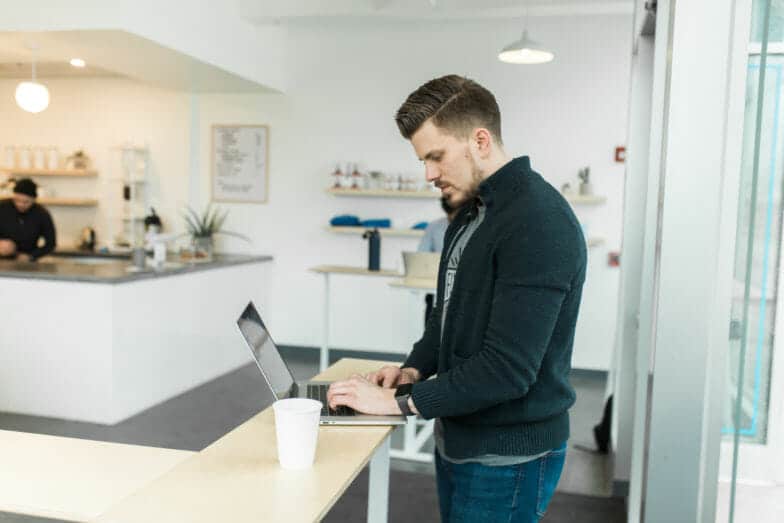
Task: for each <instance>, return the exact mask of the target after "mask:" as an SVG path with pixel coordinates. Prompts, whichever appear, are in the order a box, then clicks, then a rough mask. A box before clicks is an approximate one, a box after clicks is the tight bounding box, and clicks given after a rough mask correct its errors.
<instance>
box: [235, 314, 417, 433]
mask: <svg viewBox="0 0 784 523" xmlns="http://www.w3.org/2000/svg"><path fill="white" fill-rule="evenodd" d="M237 326H238V327H239V329H240V332H241V333H242V336H243V338H245V341H246V342H247V344H248V347H250V351H251V353H252V354H253V359H255V360H256V364H257V365H258V367H259V370H260V371H261V375H262V376H264V379H265V380H266V382H267V385H269V388H270V390H272V395H273V397H274V398H275V399H276V400H279V399H283V398H311V399H315V400H318V401H320V402H321V403H322V405H323V406H324V407H323V408H322V409H321V421H320V423H321V424H322V425H403V424H405V422H406V417H405V416H403V415H402V414H399V415H396V416H373V415H370V414H360V413H358V412H356V411H354V410H353V409H350V408H348V407H339V408H338V409H336V410H332V409H330V408H329V405H328V404H327V389H328V388H329V384H330V382H325V381H309V382H306V383H297V382H296V381H294V376H293V375H292V374H291V371H290V370H289V367H288V365H286V361H285V360H284V359H283V356H281V354H280V351H278V347H277V346H276V345H275V342H274V341H272V337H271V336H270V334H269V331H268V330H267V328H266V327H265V326H264V322H263V321H262V320H261V316H259V312H258V311H257V310H256V307H255V306H254V305H253V302H250V303H248V306H247V307H245V310H244V311H243V313H242V314H241V315H240V317H239V319H238V320H237Z"/></svg>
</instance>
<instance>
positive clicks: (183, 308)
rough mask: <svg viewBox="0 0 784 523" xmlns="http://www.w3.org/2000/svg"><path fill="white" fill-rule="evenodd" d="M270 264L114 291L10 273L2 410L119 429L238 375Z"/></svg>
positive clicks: (3, 287)
mask: <svg viewBox="0 0 784 523" xmlns="http://www.w3.org/2000/svg"><path fill="white" fill-rule="evenodd" d="M268 261H269V259H268V258H266V259H259V260H258V261H254V262H247V261H246V262H244V263H241V264H226V265H221V266H215V267H212V268H209V269H204V270H198V271H189V272H182V273H176V274H171V275H168V276H165V277H153V278H144V279H138V280H131V281H126V282H123V283H115V284H110V285H107V284H106V283H101V282H95V283H90V282H84V281H63V280H51V279H26V278H20V277H18V276H17V277H2V276H0V411H5V412H14V413H20V414H30V415H36V416H49V417H55V418H65V419H73V420H79V421H87V422H94V423H102V424H115V423H118V422H120V421H122V420H124V419H126V418H128V417H130V416H133V415H134V414H137V413H139V412H141V411H143V410H145V409H147V408H149V407H152V406H153V405H156V404H158V403H160V402H162V401H165V400H167V399H169V398H172V397H174V396H176V395H178V394H181V393H183V392H185V391H187V390H189V389H191V388H193V387H195V386H197V385H200V384H202V383H205V382H207V381H209V380H211V379H213V378H215V377H217V376H220V375H222V374H225V373H227V372H229V371H232V370H234V369H236V368H238V367H240V366H242V365H244V364H245V363H247V362H248V361H250V353H249V351H248V349H247V348H246V347H245V345H244V342H243V340H242V337H241V336H240V334H239V332H238V331H237V328H236V324H235V322H236V319H237V316H238V315H239V314H240V313H241V312H242V310H243V308H244V307H245V305H246V304H247V302H248V300H253V301H254V302H255V303H256V305H257V306H258V307H259V308H260V310H261V312H262V314H263V313H264V310H265V309H266V296H267V295H268V283H267V282H268V279H269V274H268V272H269V270H270V268H271V267H270V265H271V264H270V263H268Z"/></svg>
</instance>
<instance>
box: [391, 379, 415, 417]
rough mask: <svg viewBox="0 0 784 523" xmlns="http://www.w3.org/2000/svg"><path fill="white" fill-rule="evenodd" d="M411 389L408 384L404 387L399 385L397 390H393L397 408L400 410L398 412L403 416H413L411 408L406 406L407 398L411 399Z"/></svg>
mask: <svg viewBox="0 0 784 523" xmlns="http://www.w3.org/2000/svg"><path fill="white" fill-rule="evenodd" d="M411 388H412V387H411V384H410V383H408V384H406V385H401V386H400V387H398V388H397V390H395V400H397V406H398V407H399V408H400V412H402V413H403V415H404V416H413V415H414V412H413V411H412V410H411V407H409V406H408V398H410V397H411Z"/></svg>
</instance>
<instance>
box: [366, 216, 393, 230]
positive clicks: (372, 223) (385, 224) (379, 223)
mask: <svg viewBox="0 0 784 523" xmlns="http://www.w3.org/2000/svg"><path fill="white" fill-rule="evenodd" d="M359 224H360V225H361V226H362V227H377V228H379V229H388V228H390V227H392V220H390V219H389V218H381V219H378V220H362V221H361V222H359Z"/></svg>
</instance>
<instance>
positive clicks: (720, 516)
mask: <svg viewBox="0 0 784 523" xmlns="http://www.w3.org/2000/svg"><path fill="white" fill-rule="evenodd" d="M751 40H752V42H751V43H750V45H749V59H748V68H747V74H746V106H745V119H744V130H743V160H742V167H741V176H740V178H741V187H740V193H739V195H738V197H739V205H738V222H737V236H736V247H735V268H734V287H733V300H732V311H731V318H730V333H729V334H730V351H729V358H730V361H729V365H728V371H727V373H728V375H727V387H728V390H727V398H726V402H725V409H724V426H723V428H722V436H723V441H722V448H721V469H720V477H719V490H718V505H717V511H716V513H717V521H730V522H735V521H754V522H755V523H764V522H766V521H771V522H773V521H784V472H782V468H784V440H783V438H784V431H783V430H782V428H784V427H782V416H781V415H780V413H781V410H782V403H784V379H783V378H782V376H781V374H782V367H783V365H782V363H784V362H780V360H781V358H780V356H779V355H780V354H781V353H782V350H784V347H782V348H781V349H780V348H779V347H778V344H779V342H780V341H779V340H781V339H782V338H784V318H782V317H781V316H784V315H779V314H778V296H779V295H780V293H781V292H782V289H781V288H780V285H782V283H784V278H781V277H780V275H781V271H782V268H783V267H782V264H781V244H782V217H783V216H784V212H783V211H784V207H782V193H783V192H784V0H754V2H753V15H752V27H751Z"/></svg>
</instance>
